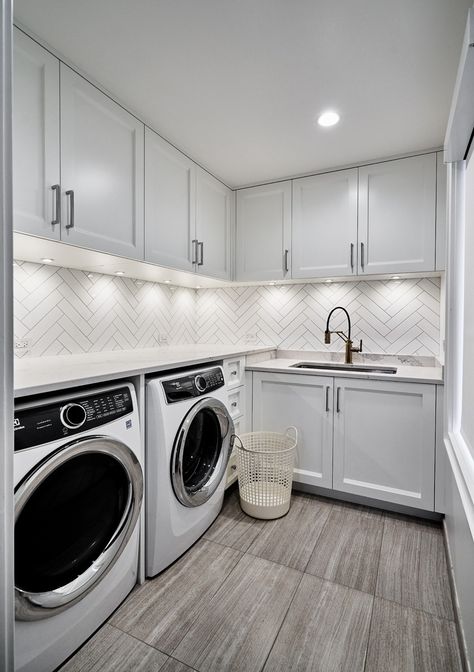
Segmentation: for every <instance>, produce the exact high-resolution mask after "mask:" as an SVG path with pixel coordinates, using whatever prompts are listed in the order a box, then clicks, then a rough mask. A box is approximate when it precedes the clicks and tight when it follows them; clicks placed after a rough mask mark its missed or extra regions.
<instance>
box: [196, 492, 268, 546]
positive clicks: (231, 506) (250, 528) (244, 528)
mask: <svg viewBox="0 0 474 672" xmlns="http://www.w3.org/2000/svg"><path fill="white" fill-rule="evenodd" d="M261 529H262V521H260V520H256V519H255V518H251V517H250V516H247V514H245V513H244V512H243V511H242V509H241V508H240V500H239V491H238V489H235V490H233V491H232V492H231V493H229V494H228V495H226V498H225V500H224V506H223V507H222V511H221V512H220V514H219V516H218V517H217V518H216V520H215V521H214V523H213V524H212V525H211V527H210V528H209V529H208V530H207V532H206V533H205V535H204V538H205V539H209V540H210V541H215V542H217V543H219V544H224V546H231V547H232V548H235V549H237V550H238V551H242V552H245V551H246V550H247V549H248V548H249V546H251V544H252V542H253V541H254V540H255V538H256V537H257V536H258V534H259V533H260V531H261Z"/></svg>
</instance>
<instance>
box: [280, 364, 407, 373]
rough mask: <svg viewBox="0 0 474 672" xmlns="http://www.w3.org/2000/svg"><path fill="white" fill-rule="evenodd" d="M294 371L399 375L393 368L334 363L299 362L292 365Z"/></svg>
mask: <svg viewBox="0 0 474 672" xmlns="http://www.w3.org/2000/svg"><path fill="white" fill-rule="evenodd" d="M290 368H292V369H318V370H320V369H322V370H326V369H331V371H334V370H336V371H359V372H363V373H397V369H396V368H394V367H393V366H369V365H366V364H337V363H333V362H326V363H324V364H321V363H319V362H298V364H292V365H291V367H290Z"/></svg>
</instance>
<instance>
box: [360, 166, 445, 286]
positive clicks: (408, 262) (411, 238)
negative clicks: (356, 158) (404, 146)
mask: <svg viewBox="0 0 474 672" xmlns="http://www.w3.org/2000/svg"><path fill="white" fill-rule="evenodd" d="M435 204H436V154H424V155H423V156H413V157H410V158H407V159H399V160H397V161H386V162H384V163H377V164H375V165H372V166H363V167H361V168H359V273H402V272H412V271H413V272H415V271H433V270H434V268H435Z"/></svg>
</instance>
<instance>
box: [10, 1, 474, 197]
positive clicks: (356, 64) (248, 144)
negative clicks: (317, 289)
mask: <svg viewBox="0 0 474 672" xmlns="http://www.w3.org/2000/svg"><path fill="white" fill-rule="evenodd" d="M470 6H471V0H416V1H414V0H395V1H394V0H358V1H357V2H355V1H354V0H15V15H16V18H17V20H19V21H20V22H21V24H23V26H25V27H27V28H28V29H29V30H30V31H32V32H33V33H35V34H36V35H38V36H39V37H40V38H41V39H42V40H44V41H46V42H47V43H48V44H50V45H51V46H52V47H53V48H54V49H55V50H56V51H57V52H59V53H61V54H63V55H64V56H66V57H67V58H68V59H69V60H70V61H72V62H73V63H75V64H76V65H77V66H78V67H79V68H80V69H81V70H82V71H84V72H85V73H87V74H89V75H90V76H91V77H92V78H93V79H94V80H96V81H97V82H99V83H101V84H102V85H103V86H104V87H105V88H106V89H108V90H109V91H111V92H113V93H114V95H115V97H116V98H117V99H118V100H120V101H122V102H123V103H124V105H126V106H127V107H129V108H130V109H131V110H132V111H134V112H135V113H137V114H138V115H139V116H140V117H141V118H142V119H144V120H145V121H146V122H147V123H149V124H150V125H151V126H152V127H153V128H155V130H157V131H158V132H159V133H160V134H161V135H163V137H165V138H166V139H167V140H169V141H170V142H172V143H173V144H175V145H176V146H177V147H179V148H180V149H182V150H183V151H184V152H186V153H187V154H188V155H189V156H190V157H191V158H193V159H195V160H196V161H198V162H199V163H201V164H202V165H203V166H205V167H206V168H208V169H209V170H210V171H211V172H213V173H214V174H215V175H217V176H218V177H220V178H221V179H222V180H224V181H225V182H226V183H227V184H228V185H229V186H232V187H236V186H242V185H247V184H251V183H256V182H263V181H266V180H271V179H278V178H282V177H288V176H292V175H301V174H304V173H309V172H312V171H317V170H321V169H325V168H332V167H338V166H343V165H347V164H351V163H357V162H362V161H365V160H370V159H377V158H382V157H386V156H392V155H396V154H403V153H408V152H412V151H416V150H422V149H429V148H434V147H438V146H440V145H441V144H442V142H443V139H444V133H445V129H446V124H447V119H448V112H449V105H450V99H451V95H452V91H453V87H454V80H455V76H456V70H457V63H458V59H459V54H460V50H461V42H462V37H463V32H464V26H465V22H466V18H467V10H468V8H469V7H470ZM326 108H333V109H335V110H337V111H338V112H339V113H340V115H341V122H340V124H339V125H338V126H336V127H333V128H331V129H322V128H319V127H317V126H315V125H314V119H315V117H316V116H317V115H318V114H319V113H320V112H321V111H322V110H324V109H326Z"/></svg>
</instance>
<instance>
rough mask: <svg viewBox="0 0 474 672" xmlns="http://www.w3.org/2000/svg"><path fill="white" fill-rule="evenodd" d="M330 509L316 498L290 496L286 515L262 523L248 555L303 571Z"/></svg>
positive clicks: (330, 506) (299, 495) (324, 502)
mask: <svg viewBox="0 0 474 672" xmlns="http://www.w3.org/2000/svg"><path fill="white" fill-rule="evenodd" d="M331 509H332V505H331V504H328V503H327V502H326V501H321V500H319V499H317V498H316V497H311V496H310V495H302V494H298V495H297V494H293V495H292V497H291V507H290V510H289V512H288V513H287V514H286V516H284V517H283V518H278V519H277V520H272V521H267V522H265V523H264V526H263V527H262V529H261V531H260V534H259V535H258V537H257V538H256V539H255V541H254V542H253V544H252V545H251V546H250V548H249V550H248V552H249V553H251V554H252V555H258V556H259V557H260V558H265V560H271V561H273V562H279V563H281V564H282V565H286V566H287V567H293V568H294V569H299V570H300V571H303V570H304V569H305V567H306V565H307V564H308V560H309V558H310V557H311V553H312V552H313V548H314V546H315V544H316V541H317V539H318V537H319V535H320V534H321V530H322V529H323V526H324V524H325V522H326V520H327V518H328V516H329V513H330V512H331Z"/></svg>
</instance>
